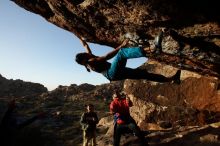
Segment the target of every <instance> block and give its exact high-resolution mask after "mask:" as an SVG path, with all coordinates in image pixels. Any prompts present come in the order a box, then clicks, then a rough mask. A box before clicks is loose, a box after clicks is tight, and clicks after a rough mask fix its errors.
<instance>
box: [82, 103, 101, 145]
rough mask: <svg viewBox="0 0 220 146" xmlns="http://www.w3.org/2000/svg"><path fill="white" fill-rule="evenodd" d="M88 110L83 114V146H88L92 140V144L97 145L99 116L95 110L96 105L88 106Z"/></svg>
mask: <svg viewBox="0 0 220 146" xmlns="http://www.w3.org/2000/svg"><path fill="white" fill-rule="evenodd" d="M86 107H87V111H86V112H85V113H83V114H82V116H81V120H80V124H81V125H82V130H83V146H88V144H89V142H90V140H91V141H92V146H95V145H96V125H97V124H98V121H99V120H98V116H97V114H96V113H95V112H94V105H92V104H89V105H87V106H86Z"/></svg>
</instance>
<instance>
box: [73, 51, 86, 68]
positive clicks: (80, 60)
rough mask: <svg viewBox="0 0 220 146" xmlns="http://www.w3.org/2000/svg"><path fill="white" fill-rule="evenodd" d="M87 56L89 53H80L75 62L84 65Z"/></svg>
mask: <svg viewBox="0 0 220 146" xmlns="http://www.w3.org/2000/svg"><path fill="white" fill-rule="evenodd" d="M86 56H87V53H78V54H76V57H75V61H76V62H77V63H78V64H81V65H83V60H85V59H86Z"/></svg>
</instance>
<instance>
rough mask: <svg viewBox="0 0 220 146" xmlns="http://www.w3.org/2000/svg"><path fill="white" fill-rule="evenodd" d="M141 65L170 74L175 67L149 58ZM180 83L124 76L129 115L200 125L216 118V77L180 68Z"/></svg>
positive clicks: (219, 99) (218, 108)
mask: <svg viewBox="0 0 220 146" xmlns="http://www.w3.org/2000/svg"><path fill="white" fill-rule="evenodd" d="M142 68H145V69H147V70H148V71H149V72H152V73H156V74H162V75H164V76H167V77H169V76H172V75H173V74H175V72H176V71H177V69H176V68H173V67H171V66H168V65H164V64H160V63H158V62H155V61H149V64H145V65H144V66H142ZM181 80H182V81H181V84H179V85H178V84H174V83H157V82H151V81H147V80H126V81H125V83H124V91H125V92H126V93H127V94H128V95H129V96H130V97H131V99H132V101H133V103H134V106H133V107H132V108H131V112H132V116H133V117H134V118H135V120H136V121H137V122H138V123H139V124H140V125H144V123H145V124H146V123H156V124H161V123H164V122H166V123H170V124H172V125H202V124H207V123H210V122H214V121H217V120H219V116H217V115H219V113H220V92H219V80H218V79H217V78H215V77H205V76H201V75H199V74H196V73H192V72H189V71H184V70H182V73H181Z"/></svg>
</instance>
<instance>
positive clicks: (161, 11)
mask: <svg viewBox="0 0 220 146" xmlns="http://www.w3.org/2000/svg"><path fill="white" fill-rule="evenodd" d="M12 1H14V2H15V3H16V4H18V5H20V6H21V7H23V8H25V9H26V10H28V11H31V12H34V13H37V14H39V15H41V16H43V17H44V18H45V19H46V20H47V21H49V22H51V23H53V24H55V25H57V26H59V27H61V28H63V29H65V30H68V31H70V32H73V33H74V34H75V35H76V36H82V37H84V38H85V39H86V40H87V41H88V42H93V43H98V44H102V45H108V46H111V47H116V46H117V45H119V44H120V43H121V42H122V41H123V39H124V38H126V37H128V38H130V39H131V40H133V42H135V43H134V44H131V45H137V44H138V45H142V46H144V45H147V43H145V42H146V40H150V42H151V40H153V39H154V37H155V36H156V35H157V34H158V32H159V31H160V29H161V28H162V27H163V28H167V29H168V30H169V31H167V33H166V37H165V39H164V41H163V49H162V50H163V51H164V52H165V53H161V54H159V55H152V56H151V58H153V59H155V60H158V61H159V62H164V63H167V64H170V65H172V66H175V67H178V68H181V69H187V70H191V71H195V72H197V73H199V74H208V75H212V76H217V77H219V73H220V65H219V64H220V53H219V49H220V48H219V46H220V39H219V38H220V37H219V34H220V27H219V22H220V16H219V15H218V14H219V8H218V4H217V1H215V0H203V1H199V2H197V1H191V0H147V1H143V0H129V1H127V0H117V1H116V0H77V1H68V0H65V1H59V0H32V1H29V0H12Z"/></svg>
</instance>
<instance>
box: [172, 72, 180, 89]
mask: <svg viewBox="0 0 220 146" xmlns="http://www.w3.org/2000/svg"><path fill="white" fill-rule="evenodd" d="M180 75H181V70H178V71H177V72H176V74H175V75H174V76H173V77H172V79H173V82H174V83H175V84H178V85H179V84H180V82H181V81H180Z"/></svg>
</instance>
